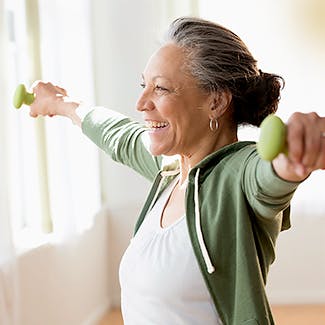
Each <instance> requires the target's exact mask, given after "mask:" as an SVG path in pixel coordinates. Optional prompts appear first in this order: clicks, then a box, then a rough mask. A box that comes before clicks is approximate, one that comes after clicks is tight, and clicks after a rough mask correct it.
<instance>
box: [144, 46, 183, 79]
mask: <svg viewBox="0 0 325 325" xmlns="http://www.w3.org/2000/svg"><path fill="white" fill-rule="evenodd" d="M188 75H189V74H188V69H187V68H186V56H185V53H184V51H183V50H182V49H181V48H180V47H179V46H177V45H175V44H172V43H169V44H167V45H164V46H162V47H160V48H159V49H158V50H157V51H156V52H154V53H153V55H152V56H151V57H150V59H149V61H148V63H147V65H146V68H145V71H144V77H145V78H153V77H157V76H159V77H164V78H167V79H171V80H180V79H188Z"/></svg>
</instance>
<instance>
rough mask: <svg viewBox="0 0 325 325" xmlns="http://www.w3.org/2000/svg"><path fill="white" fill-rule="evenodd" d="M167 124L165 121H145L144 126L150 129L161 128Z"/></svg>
mask: <svg viewBox="0 0 325 325" xmlns="http://www.w3.org/2000/svg"><path fill="white" fill-rule="evenodd" d="M168 125H169V123H167V122H157V121H146V127H147V128H148V129H151V130H161V129H163V128H165V127H167V126H168Z"/></svg>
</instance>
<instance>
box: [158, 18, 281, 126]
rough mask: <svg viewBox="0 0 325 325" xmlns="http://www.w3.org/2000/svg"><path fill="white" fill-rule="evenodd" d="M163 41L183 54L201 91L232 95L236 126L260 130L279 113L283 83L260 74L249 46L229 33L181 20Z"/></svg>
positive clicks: (197, 21) (201, 22) (198, 21)
mask: <svg viewBox="0 0 325 325" xmlns="http://www.w3.org/2000/svg"><path fill="white" fill-rule="evenodd" d="M164 40H165V42H166V43H168V42H172V43H175V44H176V45H178V46H179V47H180V48H182V49H183V50H184V52H185V55H186V58H187V62H186V63H187V67H188V69H189V71H190V73H191V75H192V76H193V77H194V78H196V80H197V81H198V85H199V87H201V88H202V89H205V90H207V91H208V92H214V91H225V90H227V91H230V92H231V94H232V96H233V100H232V104H233V108H234V119H235V122H236V123H237V124H252V125H257V126H258V125H259V124H260V123H261V121H262V120H263V119H264V117H266V116H267V115H268V114H270V113H274V112H275V111H276V110H277V106H278V101H279V99H280V89H281V87H282V85H283V79H282V78H281V77H279V76H278V75H274V74H269V73H264V72H262V71H261V70H259V69H258V68H257V61H256V60H255V59H254V57H253V56H252V54H251V53H250V51H249V50H248V48H247V46H246V45H245V44H244V42H243V41H242V40H241V39H240V38H239V37H238V36H237V35H236V34H235V33H233V32H232V31H230V30H229V29H227V28H225V27H223V26H221V25H219V24H216V23H213V22H210V21H206V20H203V19H200V18H193V17H182V18H178V19H176V20H174V21H173V22H172V24H171V25H170V27H169V29H168V31H167V34H166V35H165V39H164ZM281 81H282V82H281Z"/></svg>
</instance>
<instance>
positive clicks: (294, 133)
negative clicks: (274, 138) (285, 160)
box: [287, 113, 305, 164]
mask: <svg viewBox="0 0 325 325" xmlns="http://www.w3.org/2000/svg"><path fill="white" fill-rule="evenodd" d="M300 115H301V114H300V113H295V114H293V115H292V117H291V118H290V120H289V121H288V125H287V144H288V157H289V159H290V161H292V162H293V163H295V164H300V163H301V162H302V158H303V153H304V149H305V142H304V135H305V129H304V125H303V124H302V122H301V119H300Z"/></svg>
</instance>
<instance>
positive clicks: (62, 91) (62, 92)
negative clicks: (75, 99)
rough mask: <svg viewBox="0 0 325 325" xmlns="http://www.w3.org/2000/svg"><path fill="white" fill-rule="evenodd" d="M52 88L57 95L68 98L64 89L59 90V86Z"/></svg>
mask: <svg viewBox="0 0 325 325" xmlns="http://www.w3.org/2000/svg"><path fill="white" fill-rule="evenodd" d="M54 88H55V89H56V91H57V92H58V93H60V94H61V95H63V96H68V94H67V91H66V90H65V89H64V88H61V87H59V86H54Z"/></svg>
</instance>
